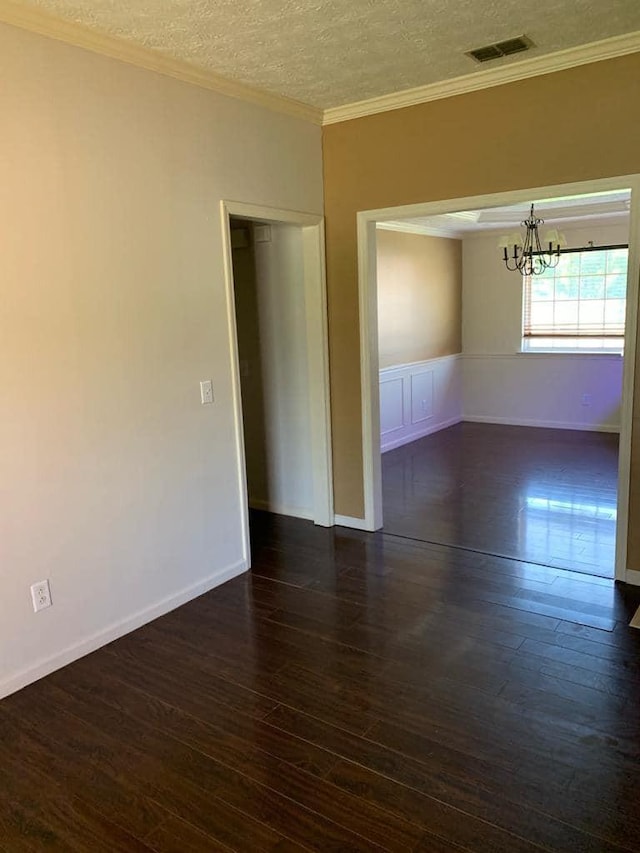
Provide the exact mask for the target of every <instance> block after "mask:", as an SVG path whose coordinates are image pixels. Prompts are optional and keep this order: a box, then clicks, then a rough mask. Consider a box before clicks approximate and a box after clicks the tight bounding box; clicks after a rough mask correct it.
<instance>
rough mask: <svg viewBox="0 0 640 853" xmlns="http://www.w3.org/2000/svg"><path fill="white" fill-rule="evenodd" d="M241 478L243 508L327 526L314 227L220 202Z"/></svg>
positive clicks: (328, 484) (317, 223) (321, 289)
mask: <svg viewBox="0 0 640 853" xmlns="http://www.w3.org/2000/svg"><path fill="white" fill-rule="evenodd" d="M223 224H224V231H225V233H224V237H225V244H226V250H227V296H228V308H229V318H230V329H231V332H232V343H233V347H232V349H233V352H232V361H233V367H234V374H235V376H234V379H235V382H234V386H235V391H236V431H237V439H238V454H239V476H240V479H241V485H242V493H243V494H244V495H245V502H246V505H245V508H244V509H245V533H246V536H245V541H246V548H247V557H248V554H249V540H248V523H249V509H250V508H251V509H255V510H266V511H268V512H271V513H275V514H278V515H288V516H294V517H298V518H306V519H310V520H313V521H314V522H315V523H316V524H319V525H323V526H330V525H332V524H333V501H332V481H331V447H330V431H329V402H328V401H329V391H328V355H327V330H326V295H325V281H324V246H323V231H322V221H321V220H320V219H319V218H318V217H312V216H307V215H306V214H296V213H289V212H286V211H274V210H269V209H264V208H252V207H249V206H247V205H240V204H231V203H227V204H225V205H224V216H223Z"/></svg>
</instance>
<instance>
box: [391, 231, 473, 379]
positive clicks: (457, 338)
mask: <svg viewBox="0 0 640 853" xmlns="http://www.w3.org/2000/svg"><path fill="white" fill-rule="evenodd" d="M376 251H377V273H378V356H379V363H380V367H381V368H384V367H394V366H396V365H401V364H410V363H411V362H413V361H423V360H425V359H427V358H439V357H440V356H443V355H453V353H457V352H460V350H461V341H462V316H461V313H462V312H461V307H462V306H461V294H462V241H460V240H449V239H447V238H444V237H428V236H426V235H424V234H408V233H402V232H399V231H387V230H384V229H378V231H377V232H376Z"/></svg>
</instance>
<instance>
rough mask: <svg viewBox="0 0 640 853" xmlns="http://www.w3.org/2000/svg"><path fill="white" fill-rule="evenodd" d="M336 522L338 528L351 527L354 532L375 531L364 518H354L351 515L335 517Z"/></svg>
mask: <svg viewBox="0 0 640 853" xmlns="http://www.w3.org/2000/svg"><path fill="white" fill-rule="evenodd" d="M334 520H335V523H336V524H337V525H338V527H351V528H353V530H369V531H371V530H373V528H372V527H371V525H370V524H368V523H367V522H366V520H365V519H364V518H352V517H351V516H350V515H335V516H334Z"/></svg>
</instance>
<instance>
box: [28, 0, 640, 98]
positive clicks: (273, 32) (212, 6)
mask: <svg viewBox="0 0 640 853" xmlns="http://www.w3.org/2000/svg"><path fill="white" fill-rule="evenodd" d="M21 5H23V6H26V7H31V8H33V7H37V8H39V9H42V10H44V11H46V12H48V13H51V14H53V15H56V16H58V17H61V18H64V19H67V20H70V21H73V22H75V23H79V24H82V25H85V26H88V27H91V28H93V29H96V30H99V31H101V32H103V33H107V34H109V35H112V36H116V37H119V38H121V39H124V40H127V41H131V42H133V43H136V44H139V45H143V46H145V47H147V48H151V49H153V50H156V51H159V52H160V53H163V54H165V55H167V56H170V57H172V58H174V59H179V60H182V61H186V62H188V63H190V64H191V65H193V66H195V67H197V68H199V69H201V70H204V71H209V72H215V73H217V74H220V75H223V76H226V77H228V78H230V79H233V80H236V81H238V82H242V83H245V84H249V85H251V86H253V87H257V88H259V89H263V90H266V91H269V92H272V93H276V94H279V95H284V96H286V97H289V98H294V99H296V100H299V101H302V102H303V103H306V104H310V105H313V106H316V107H319V108H322V109H326V108H331V107H336V106H340V105H344V104H348V103H353V102H357V101H361V100H364V99H368V98H373V97H379V96H381V95H385V94H388V93H391V92H397V91H401V90H404V89H409V88H413V87H417V86H423V85H427V84H431V83H436V82H441V81H444V80H449V79H452V78H455V77H459V76H462V75H466V74H471V73H473V72H476V71H480V70H481V69H482V70H485V69H487V68H496V67H501V66H505V65H509V64H512V63H517V62H518V61H521V60H522V59H523V58H530V57H531V58H532V57H536V56H538V57H539V56H543V55H545V54H549V53H554V52H556V51H559V50H563V49H566V48H571V47H576V46H579V45H583V44H587V43H590V42H594V41H599V40H601V39H605V38H608V37H612V36H618V35H622V34H624V33H629V32H633V31H637V30H640V2H639V0H536V2H535V3H532V2H530V0H527V2H524V0H457V2H454V0H31V2H22V3H21ZM521 34H526V35H528V36H529V37H530V38H531V39H533V41H534V42H535V44H536V45H537V47H536V48H534V49H533V50H531V51H528V52H527V53H523V54H519V55H518V54H517V55H515V56H512V57H507V58H503V59H499V60H496V61H494V62H491V63H486V64H483V65H478V64H477V63H475V62H474V61H473V60H471V59H470V58H469V57H467V56H465V55H464V54H465V51H468V50H470V49H472V48H475V47H481V46H483V45H485V44H489V43H491V42H495V41H501V40H504V39H508V38H512V37H513V36H517V35H521Z"/></svg>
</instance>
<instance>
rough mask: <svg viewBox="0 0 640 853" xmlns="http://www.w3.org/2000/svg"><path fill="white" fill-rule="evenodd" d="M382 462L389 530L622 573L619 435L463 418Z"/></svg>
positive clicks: (594, 572) (574, 568) (564, 565)
mask: <svg viewBox="0 0 640 853" xmlns="http://www.w3.org/2000/svg"><path fill="white" fill-rule="evenodd" d="M382 472H383V502H384V532H385V533H387V534H394V535H399V536H405V537H409V538H412V539H419V540H421V541H425V542H434V543H438V544H442V545H450V546H454V547H458V548H465V549H469V550H472V551H479V552H482V553H486V554H495V555H498V556H504V557H512V558H515V559H518V560H523V561H526V562H532V563H540V564H542V565H548V566H554V567H557V568H562V569H569V570H572V571H576V572H582V573H586V574H591V575H599V576H602V577H613V573H614V557H615V531H616V504H617V495H616V489H617V477H618V436H617V435H614V434H610V433H597V432H577V431H573V430H553V429H540V428H531V427H514V426H502V425H496V424H479V423H460V424H456V425H455V426H452V427H449V428H448V429H445V430H441V431H440V432H437V433H434V434H433V435H430V436H427V437H426V438H423V439H420V440H418V441H415V442H412V443H411V444H406V445H404V446H403V447H399V448H397V449H396V450H392V451H390V452H388V453H385V454H384V455H383V456H382Z"/></svg>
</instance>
